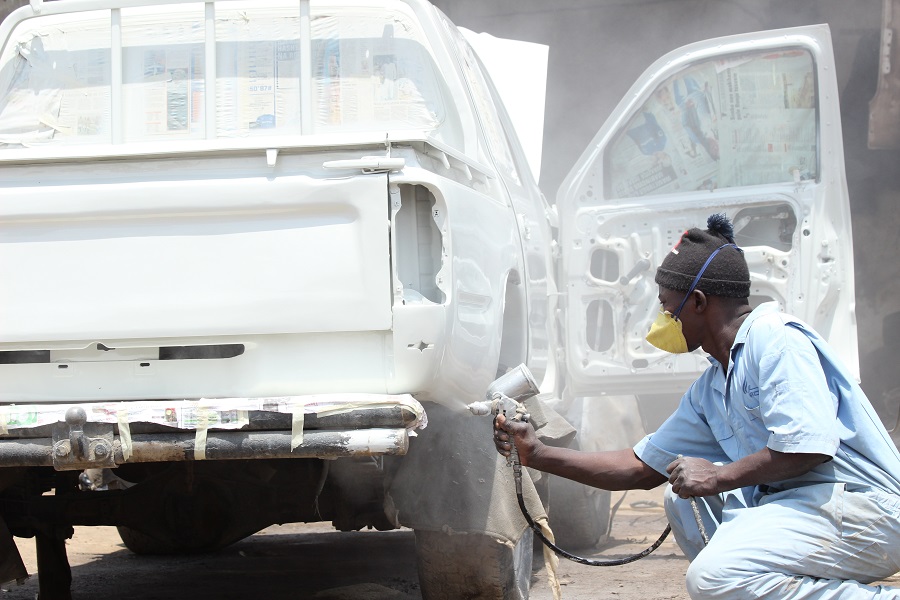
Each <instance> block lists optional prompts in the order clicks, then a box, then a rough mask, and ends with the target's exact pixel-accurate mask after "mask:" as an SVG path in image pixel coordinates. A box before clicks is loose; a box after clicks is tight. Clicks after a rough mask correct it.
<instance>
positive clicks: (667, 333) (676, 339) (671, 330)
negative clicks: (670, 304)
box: [646, 308, 688, 354]
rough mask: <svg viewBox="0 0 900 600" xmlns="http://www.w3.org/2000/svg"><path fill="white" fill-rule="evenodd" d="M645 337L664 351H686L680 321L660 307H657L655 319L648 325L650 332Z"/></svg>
mask: <svg viewBox="0 0 900 600" xmlns="http://www.w3.org/2000/svg"><path fill="white" fill-rule="evenodd" d="M646 339H647V341H648V342H650V343H651V344H653V345H654V346H656V347H657V348H659V349H660V350H663V351H665V352H671V353H672V354H684V353H685V352H688V345H687V340H686V339H685V338H684V332H683V331H682V330H681V321H679V320H678V319H676V318H675V317H674V316H673V315H672V313H670V312H669V311H667V310H663V309H662V308H660V309H659V314H658V315H656V320H655V321H654V322H653V325H651V326H650V333H648V334H647V338H646Z"/></svg>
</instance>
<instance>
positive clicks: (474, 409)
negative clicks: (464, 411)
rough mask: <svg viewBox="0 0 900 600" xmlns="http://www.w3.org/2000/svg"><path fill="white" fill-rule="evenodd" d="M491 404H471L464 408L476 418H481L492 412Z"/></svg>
mask: <svg viewBox="0 0 900 600" xmlns="http://www.w3.org/2000/svg"><path fill="white" fill-rule="evenodd" d="M491 404H492V403H491V402H473V403H472V404H469V405H467V406H466V408H468V409H469V412H471V413H472V414H473V415H475V416H476V417H482V416H484V415H489V414H491V412H493V410H492V406H491Z"/></svg>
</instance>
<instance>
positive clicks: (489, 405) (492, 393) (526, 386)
mask: <svg viewBox="0 0 900 600" xmlns="http://www.w3.org/2000/svg"><path fill="white" fill-rule="evenodd" d="M538 392H540V390H539V389H538V386H537V383H535V381H534V376H533V375H532V374H531V371H529V370H528V367H526V366H525V365H519V366H518V367H516V368H514V369H511V370H510V371H509V372H507V373H506V375H503V376H502V377H500V378H498V379H496V380H494V382H493V383H492V384H491V385H489V386H488V389H487V392H485V394H484V396H485V400H484V401H483V402H473V403H472V404H469V405H468V406H467V407H466V408H468V409H469V410H470V411H471V412H472V414H473V415H476V416H482V415H494V416H495V417H496V416H497V415H499V414H503V415H507V416H509V417H510V418H512V419H515V420H516V421H524V422H526V423H527V422H528V419H529V418H530V416H529V414H528V410H527V409H526V408H525V404H524V402H525V401H526V400H528V399H529V398H531V397H533V396H536V395H537V394H538Z"/></svg>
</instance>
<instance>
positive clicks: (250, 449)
mask: <svg viewBox="0 0 900 600" xmlns="http://www.w3.org/2000/svg"><path fill="white" fill-rule="evenodd" d="M426 423H427V420H426V416H425V411H424V409H423V408H422V405H421V404H419V402H417V401H416V400H415V399H414V398H412V396H409V395H381V394H322V395H311V396H290V397H281V398H220V399H201V400H181V401H171V400H154V401H139V402H116V403H112V402H102V403H80V404H53V405H48V404H32V405H16V406H3V407H0V467H21V466H53V467H54V468H56V469H57V470H76V469H86V468H100V467H106V468H113V467H116V466H118V465H121V464H125V463H137V462H172V461H179V462H180V461H189V460H229V459H263V458H340V457H349V456H378V455H402V454H405V453H406V451H407V448H408V439H409V432H410V431H411V430H413V429H417V428H423V427H424V426H425V425H426Z"/></svg>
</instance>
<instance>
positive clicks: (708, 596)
mask: <svg viewBox="0 0 900 600" xmlns="http://www.w3.org/2000/svg"><path fill="white" fill-rule="evenodd" d="M746 575H747V574H746V573H740V572H738V570H737V569H734V568H732V567H731V566H730V565H729V564H728V563H727V562H725V563H724V564H723V560H722V558H721V557H719V556H714V555H713V554H709V553H704V554H700V555H698V556H697V557H696V558H695V559H694V560H693V561H691V564H690V565H689V566H688V570H687V574H686V575H685V587H687V591H688V594H690V596H691V598H692V600H741V599H742V598H751V597H753V596H751V595H747V594H748V592H746V590H745V588H746V586H744V585H743V583H745V581H744V580H745V578H746ZM742 590H744V592H742Z"/></svg>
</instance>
